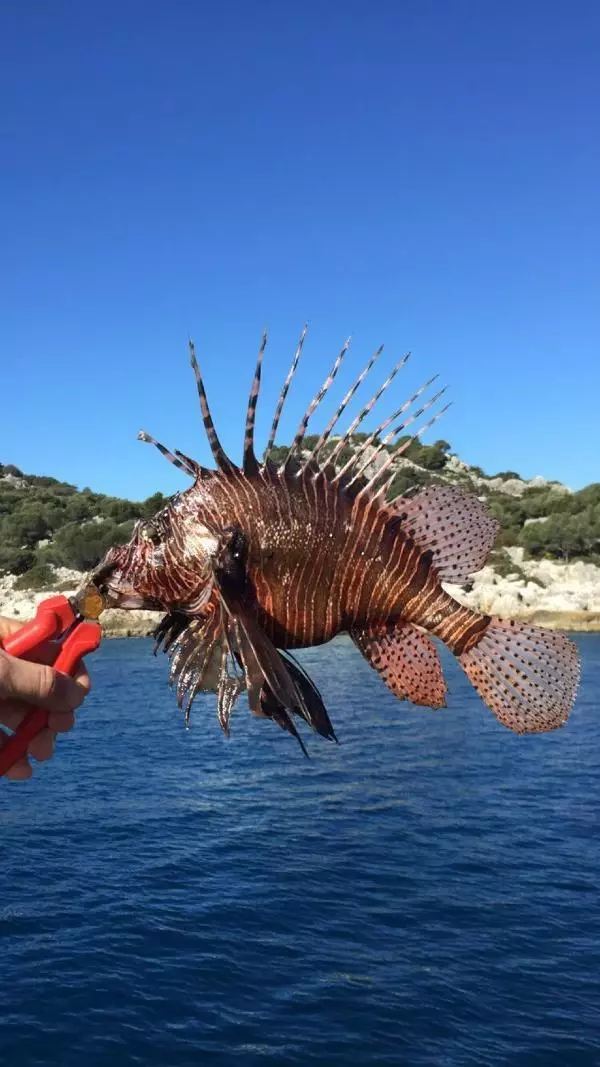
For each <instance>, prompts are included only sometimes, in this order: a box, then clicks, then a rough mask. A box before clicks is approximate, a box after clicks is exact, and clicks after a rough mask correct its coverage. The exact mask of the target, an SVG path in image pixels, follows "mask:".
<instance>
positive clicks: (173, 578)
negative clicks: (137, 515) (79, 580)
mask: <svg viewBox="0 0 600 1067" xmlns="http://www.w3.org/2000/svg"><path fill="white" fill-rule="evenodd" d="M190 493H191V490H188V492H187V494H186V493H182V494H178V496H176V497H175V498H174V499H173V500H172V501H171V502H170V504H169V505H168V506H167V507H166V508H162V509H161V510H160V511H158V512H157V513H156V515H154V517H153V518H151V519H146V520H139V521H138V522H136V524H135V527H134V530H133V533H132V536H131V538H130V540H129V541H128V542H127V544H124V545H116V546H114V547H113V548H111V549H109V551H108V552H107V554H106V556H105V557H104V559H103V561H102V563H101V564H100V566H99V567H98V568H97V569H96V571H95V572H94V574H93V578H94V581H95V583H96V585H98V586H99V587H101V588H102V589H103V591H104V593H105V595H106V598H107V603H108V606H109V607H119V608H126V609H136V608H145V609H147V610H156V611H174V610H180V611H189V612H190V614H191V613H193V612H195V611H198V610H200V609H201V607H202V605H203V604H204V603H205V602H206V600H207V598H208V596H209V595H210V570H209V564H210V554H211V552H212V551H213V548H214V538H212V537H211V535H210V534H209V533H208V531H207V530H206V529H205V528H204V527H202V526H201V525H200V524H199V523H198V521H197V520H196V521H195V522H194V523H192V522H190V521H189V518H190V517H191V516H190V515H189V513H190V511H191V509H190V507H189V504H188V499H187V498H188V494H190ZM188 528H189V529H193V533H192V534H190V533H188ZM203 533H204V536H202V534H203Z"/></svg>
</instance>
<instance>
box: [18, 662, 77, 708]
mask: <svg viewBox="0 0 600 1067" xmlns="http://www.w3.org/2000/svg"><path fill="white" fill-rule="evenodd" d="M85 696H86V690H85V688H84V686H83V685H80V684H79V683H78V682H76V681H74V680H73V678H69V677H68V675H66V674H62V673H61V672H60V671H53V670H52V668H51V667H47V666H46V665H45V664H40V663H27V662H26V661H25V660H21V659H15V658H14V657H13V656H7V655H5V654H4V653H2V652H0V697H2V698H4V699H6V700H23V701H24V702H25V703H26V704H31V705H33V706H34V707H40V708H44V709H45V710H46V711H74V710H75V708H78V707H79V706H80V705H81V704H82V702H83V700H84V698H85Z"/></svg>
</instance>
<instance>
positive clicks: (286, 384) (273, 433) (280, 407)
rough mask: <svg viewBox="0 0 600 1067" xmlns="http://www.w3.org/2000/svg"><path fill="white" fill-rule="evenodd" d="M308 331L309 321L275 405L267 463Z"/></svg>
mask: <svg viewBox="0 0 600 1067" xmlns="http://www.w3.org/2000/svg"><path fill="white" fill-rule="evenodd" d="M307 332H308V323H305V324H304V326H303V327H302V332H301V334H300V337H299V340H298V344H297V346H296V351H295V352H294V358H293V360H292V365H291V367H290V369H289V371H288V373H287V377H286V379H285V382H284V383H283V387H282V390H281V392H280V394H279V397H278V400H277V405H276V407H275V414H274V416H273V423H272V425H271V432H270V434H269V440H268V442H267V447H266V449H265V455H264V459H265V463H266V461H267V459H268V458H269V453H270V451H271V449H272V448H273V445H274V444H275V437H276V436H277V430H278V428H279V420H280V418H281V412H282V411H283V405H284V403H285V398H286V397H287V395H288V391H289V388H290V385H291V381H292V378H293V377H294V374H295V373H296V370H297V367H298V363H299V361H300V356H301V355H302V349H303V348H304V340H305V338H306V334H307Z"/></svg>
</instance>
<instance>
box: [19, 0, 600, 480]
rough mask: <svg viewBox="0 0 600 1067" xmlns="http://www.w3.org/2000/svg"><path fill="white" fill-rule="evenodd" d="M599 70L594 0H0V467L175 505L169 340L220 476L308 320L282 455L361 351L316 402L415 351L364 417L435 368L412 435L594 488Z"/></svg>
mask: <svg viewBox="0 0 600 1067" xmlns="http://www.w3.org/2000/svg"><path fill="white" fill-rule="evenodd" d="M599 50H600V9H599V8H598V6H597V4H595V3H593V2H592V0H589V2H585V0H579V2H577V3H574V4H573V3H570V4H568V3H566V2H564V3H554V2H552V0H546V2H543V3H542V2H540V3H536V2H524V3H520V4H517V3H516V2H515V3H512V2H510V0H509V2H508V3H506V2H502V3H500V2H493V0H488V2H484V3H479V4H477V3H472V2H471V3H466V2H462V0H422V2H397V0H394V2H387V0H378V2H371V3H367V2H366V0H363V2H355V0H345V2H343V3H341V2H337V0H330V2H329V3H323V2H321V3H318V4H317V3H314V2H312V0H307V2H303V3H302V4H294V3H291V2H290V3H284V2H281V0H280V2H277V3H276V2H267V0H238V2H227V0H224V2H222V3H220V4H215V3H207V2H206V3H203V2H201V0H193V2H192V0H189V2H188V0H178V2H175V3H173V4H165V3H156V2H152V0H145V2H144V3H142V2H137V0H123V2H120V3H114V2H113V3H108V4H99V3H93V2H90V3H85V4H81V3H78V2H72V3H67V2H61V0H57V2H56V3H54V4H47V3H45V2H43V0H38V2H35V0H34V2H31V3H28V4H22V5H17V4H13V5H4V6H3V10H2V14H1V17H0V89H1V92H2V100H3V108H2V114H1V115H0V135H1V143H2V155H3V159H2V166H1V167H0V211H1V212H2V255H1V258H0V292H1V293H2V297H1V300H2V305H3V307H2V313H1V315H0V352H1V361H2V362H1V366H2V374H1V378H0V386H1V388H0V401H1V403H0V459H1V460H2V461H3V462H13V463H16V464H17V465H19V466H20V467H22V468H24V469H26V470H29V471H32V472H38V473H46V474H53V475H55V476H56V477H60V478H64V479H66V480H68V481H72V482H74V483H75V484H78V485H80V486H83V485H90V486H92V487H94V488H96V489H99V490H103V491H106V492H111V493H115V494H122V495H128V496H131V497H134V498H142V497H145V496H147V495H149V494H150V493H152V492H154V491H156V490H157V489H160V490H162V491H163V492H171V491H173V490H174V489H176V488H178V487H180V486H181V485H183V484H185V482H184V481H183V480H182V478H181V476H180V475H179V474H178V472H176V471H175V470H173V469H171V468H170V467H169V465H168V464H167V463H166V462H165V461H164V460H163V459H161V457H160V456H159V455H158V453H156V452H155V451H154V450H151V449H149V448H148V447H147V446H144V445H142V444H139V443H137V442H136V440H135V436H136V432H137V430H138V429H139V428H140V427H142V426H143V427H144V428H145V429H147V430H148V431H150V432H151V433H153V434H155V435H156V436H157V437H159V438H160V439H162V440H164V441H165V442H166V443H167V444H169V445H171V446H173V447H179V448H181V449H182V450H183V451H184V452H187V453H188V454H191V455H193V456H195V457H197V458H198V459H200V460H201V461H204V462H208V460H209V453H208V448H207V445H206V442H205V439H204V434H203V430H202V425H201V422H200V418H199V415H198V411H197V403H196V398H195V393H194V386H193V380H192V377H191V372H190V370H189V366H188V362H187V350H186V343H187V338H188V336H189V335H190V334H191V335H193V336H194V338H195V340H196V344H197V348H198V353H199V356H200V359H201V362H202V365H203V369H204V373H205V379H206V385H207V390H208V393H209V398H210V401H211V404H212V407H213V410H214V416H215V420H216V422H217V426H218V429H219V431H220V433H221V436H222V439H223V441H224V444H225V445H226V446H227V447H228V448H229V450H230V451H231V453H232V454H233V455H234V456H236V457H239V454H240V449H241V442H242V437H243V418H244V410H245V402H246V396H247V392H248V387H249V383H250V379H251V376H252V371H253V364H254V359H255V354H256V350H257V346H258V343H259V340H260V333H261V330H262V328H263V326H265V325H267V326H268V327H269V329H270V344H269V347H268V349H267V355H266V361H265V373H264V393H263V397H262V401H261V404H260V406H259V418H258V431H259V441H260V442H261V443H263V442H266V436H267V433H268V427H269V425H270V419H271V416H272V410H273V406H274V403H275V399H276V396H277V393H278V391H279V387H280V384H281V381H282V379H283V377H284V375H285V372H286V370H287V366H288V363H289V360H290V359H291V355H292V353H293V349H294V346H295V342H296V338H297V335H298V332H299V330H300V328H301V326H302V323H303V322H304V321H305V320H308V321H309V323H310V334H309V339H308V342H307V347H306V352H305V357H304V364H303V366H302V368H301V371H300V372H299V374H298V379H297V381H296V383H295V387H294V388H293V390H292V392H291V393H290V403H289V406H288V410H287V415H286V417H285V418H284V420H283V424H282V432H281V439H282V440H286V439H289V438H290V437H291V434H292V432H293V430H294V429H295V425H296V423H297V421H298V419H299V417H300V415H301V414H302V411H303V410H304V407H305V406H306V404H307V402H308V400H309V399H310V398H311V396H312V394H313V393H314V392H315V390H316V388H317V387H318V385H320V384H321V381H322V379H323V377H324V374H325V372H326V369H327V367H328V366H329V364H330V362H331V360H332V358H333V357H334V355H335V353H336V351H337V350H338V349H339V347H340V345H341V343H342V342H343V340H344V338H345V337H346V336H347V335H348V334H352V335H353V347H352V348H351V350H350V353H349V355H348V358H347V363H348V366H347V368H346V369H345V373H344V375H340V377H339V378H338V381H337V382H336V386H335V389H334V390H332V394H331V405H332V406H333V404H334V403H335V402H336V401H337V400H338V399H339V397H340V396H341V395H342V393H343V392H344V391H345V388H346V386H347V384H348V383H349V382H350V381H351V379H352V375H353V373H354V374H356V373H358V371H359V370H360V369H361V368H362V366H363V365H364V363H365V362H366V360H367V358H368V356H369V355H370V353H371V352H372V351H373V350H374V349H375V348H376V347H377V346H378V345H379V344H380V343H382V342H383V343H385V346H386V347H385V352H384V355H383V357H382V360H381V363H382V364H383V365H382V366H381V367H380V368H379V370H378V372H377V375H376V376H375V378H374V380H373V389H374V388H375V385H376V384H378V383H379V380H380V378H381V377H382V376H383V375H384V373H385V370H386V368H387V367H390V366H391V365H392V364H393V363H394V362H395V361H396V360H397V359H398V358H399V356H400V355H401V354H402V352H404V351H406V350H407V349H410V350H411V351H412V352H413V358H412V360H411V364H412V365H409V366H408V367H407V369H406V370H405V371H403V372H402V375H399V376H398V378H397V380H396V382H395V384H394V387H393V394H392V395H391V396H389V399H388V400H387V402H383V406H382V410H381V418H383V417H384V416H385V415H386V414H387V413H388V412H389V411H390V410H391V406H394V407H396V406H398V405H399V404H400V402H401V401H402V400H403V399H404V397H405V395H408V393H409V392H410V391H412V389H413V387H414V386H415V385H417V384H419V383H420V382H421V381H423V380H424V379H425V378H426V377H428V376H429V375H430V374H432V373H435V372H436V371H439V372H440V375H441V377H442V379H443V381H444V382H447V383H448V384H449V385H450V387H451V394H452V400H453V407H452V408H451V409H450V411H449V412H448V414H447V415H446V416H445V417H444V420H443V421H442V422H440V424H439V427H436V428H435V432H434V433H433V435H432V438H433V437H436V436H443V437H444V438H446V439H447V440H449V441H450V442H451V444H452V446H453V447H454V449H455V450H456V451H458V452H459V454H460V455H462V456H463V457H464V458H465V459H467V460H469V461H471V462H473V463H478V464H480V465H482V466H483V467H484V468H485V469H486V470H488V471H489V472H494V471H496V470H499V469H506V468H512V469H516V470H518V471H521V472H522V473H523V474H524V475H526V476H532V475H534V474H543V475H545V476H547V477H556V478H560V479H561V480H563V481H566V482H567V483H568V484H570V485H572V486H573V487H579V486H581V485H584V484H586V483H587V482H590V481H598V480H600V419H599V417H598V403H599V396H600V388H599V386H600V369H599V367H600V358H599V340H600V285H599V282H600V225H599V223H600V206H599V205H600V197H599V189H600V138H599V137H598V114H599V107H600V63H598V54H599ZM390 392H391V391H390ZM369 395H370V392H369V391H368V389H366V388H365V391H364V397H365V399H366V398H367V397H368V396H369ZM360 396H363V393H361V394H360ZM330 410H331V407H330V406H328V407H327V408H326V410H325V411H324V412H323V413H322V415H321V418H320V420H317V423H316V425H315V429H318V428H319V427H320V426H321V427H322V425H323V424H324V421H325V416H326V415H327V414H328V413H329V411H330Z"/></svg>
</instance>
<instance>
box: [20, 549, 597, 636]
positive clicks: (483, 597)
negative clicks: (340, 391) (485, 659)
mask: <svg viewBox="0 0 600 1067" xmlns="http://www.w3.org/2000/svg"><path fill="white" fill-rule="evenodd" d="M506 552H507V555H508V556H509V557H510V560H511V563H512V565H513V566H514V570H513V571H509V572H508V573H507V574H506V575H502V576H501V575H499V574H497V573H496V571H494V569H493V567H491V566H486V567H484V568H483V570H481V571H479V572H478V574H476V575H474V576H473V578H472V581H471V582H470V583H469V585H468V586H464V587H460V586H451V585H448V586H446V588H447V589H448V591H449V592H450V593H452V595H453V596H455V597H456V599H457V600H460V601H461V602H462V603H464V604H467V605H468V606H469V607H472V608H473V609H474V610H477V611H482V612H485V613H486V614H489V615H502V616H508V617H510V618H515V619H516V618H518V619H527V620H528V621H529V622H531V623H534V624H536V625H539V626H547V627H549V628H550V629H555V630H567V631H572V632H574V631H579V632H593V633H596V632H600V567H596V566H595V565H594V564H592V563H584V562H582V561H577V562H574V563H559V562H556V561H554V560H539V561H537V560H528V559H525V558H524V552H523V549H522V548H508V549H506ZM55 578H56V582H55V585H54V587H53V588H48V589H44V590H43V591H38V592H34V591H33V590H21V589H18V588H15V585H16V583H17V578H16V577H15V576H14V575H5V576H4V577H1V578H0V615H8V616H10V617H12V618H17V619H23V621H25V620H26V619H29V618H31V616H32V615H33V614H34V613H35V609H36V606H37V604H39V602H40V601H41V600H44V599H45V598H46V597H48V596H52V595H55V594H56V593H59V592H60V593H63V594H65V595H67V596H68V595H69V594H71V593H74V592H75V590H76V589H77V588H78V586H79V585H80V584H81V582H82V580H83V578H84V575H83V574H82V573H81V572H79V571H73V570H68V569H67V568H64V567H57V568H56V570H55ZM160 618H161V615H160V613H157V612H153V611H122V610H109V611H106V612H105V613H104V615H103V616H102V625H103V628H104V633H105V635H106V636H107V637H146V636H148V635H149V634H151V633H152V631H153V629H154V627H155V626H156V624H157V622H158V620H159V619H160Z"/></svg>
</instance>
